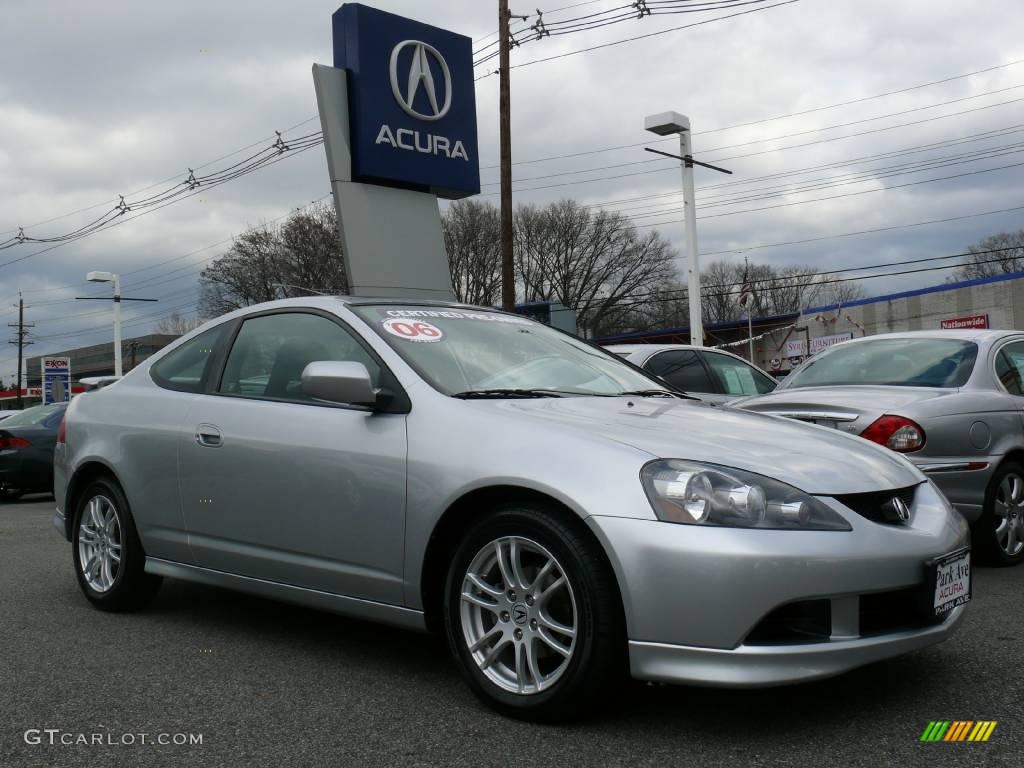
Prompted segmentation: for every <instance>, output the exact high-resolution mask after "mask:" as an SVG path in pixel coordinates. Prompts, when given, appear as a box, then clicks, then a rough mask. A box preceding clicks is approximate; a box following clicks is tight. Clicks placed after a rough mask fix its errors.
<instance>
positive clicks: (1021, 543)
mask: <svg viewBox="0 0 1024 768" xmlns="http://www.w3.org/2000/svg"><path fill="white" fill-rule="evenodd" d="M995 518H996V541H998V542H999V546H1000V548H1001V549H1002V550H1003V552H1004V553H1005V554H1006V555H1008V556H1010V557H1016V556H1017V555H1018V554H1020V551H1021V550H1022V549H1024V478H1021V476H1020V475H1018V474H1016V473H1013V472H1011V473H1009V474H1007V475H1006V476H1005V477H1004V478H1003V479H1002V482H1000V483H999V490H998V491H997V492H996V503H995Z"/></svg>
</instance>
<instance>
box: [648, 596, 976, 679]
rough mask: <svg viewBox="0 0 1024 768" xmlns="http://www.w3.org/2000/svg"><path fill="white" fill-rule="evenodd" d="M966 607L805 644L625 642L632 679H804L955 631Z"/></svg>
mask: <svg viewBox="0 0 1024 768" xmlns="http://www.w3.org/2000/svg"><path fill="white" fill-rule="evenodd" d="M966 610H967V606H961V607H959V608H954V609H953V610H952V611H951V612H950V615H949V616H947V617H946V620H945V621H944V622H943V623H942V624H939V625H937V626H934V627H929V628H927V629H923V630H914V631H906V632H896V633H893V634H889V635H882V636H875V637H867V638H856V639H852V640H833V641H830V642H827V643H808V644H805V645H741V646H740V647H738V648H733V649H731V650H720V649H717V648H694V647H692V646H684V645H665V644H663V643H644V642H636V641H632V640H631V641H630V642H629V668H630V672H631V673H632V675H633V677H635V678H637V679H638V680H655V681H660V682H666V683H677V682H686V683H689V684H691V685H706V686H714V687H721V688H758V687H763V686H771V685H782V684H786V683H798V682H807V681H809V680H818V679H821V678H823V677H832V676H833V675H838V674H842V673H843V672H847V671H849V670H851V669H855V668H856V667H860V666H863V665H864V664H870V663H872V662H875V661H881V660H882V659H888V658H891V657H893V656H899V655H900V654H904V653H908V652H910V651H916V650H918V649H919V648H925V647H927V646H929V645H933V644H935V643H940V642H942V641H943V640H945V639H946V638H948V637H949V636H950V635H951V634H953V632H954V631H955V630H956V628H957V626H958V625H959V624H960V621H961V619H962V618H963V614H964V612H965V611H966Z"/></svg>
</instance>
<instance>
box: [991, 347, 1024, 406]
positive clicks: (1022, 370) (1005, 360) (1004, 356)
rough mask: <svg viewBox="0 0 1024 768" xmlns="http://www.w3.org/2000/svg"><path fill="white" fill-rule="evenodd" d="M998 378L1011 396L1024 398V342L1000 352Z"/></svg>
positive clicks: (997, 366) (997, 360)
mask: <svg viewBox="0 0 1024 768" xmlns="http://www.w3.org/2000/svg"><path fill="white" fill-rule="evenodd" d="M996 376H998V377H999V381H1000V382H1002V385H1003V386H1004V387H1006V391H1007V392H1009V393H1010V394H1011V395H1021V396H1024V341H1018V342H1015V343H1013V344H1007V345H1006V346H1005V347H1003V348H1002V349H1001V350H999V354H998V355H997V356H996Z"/></svg>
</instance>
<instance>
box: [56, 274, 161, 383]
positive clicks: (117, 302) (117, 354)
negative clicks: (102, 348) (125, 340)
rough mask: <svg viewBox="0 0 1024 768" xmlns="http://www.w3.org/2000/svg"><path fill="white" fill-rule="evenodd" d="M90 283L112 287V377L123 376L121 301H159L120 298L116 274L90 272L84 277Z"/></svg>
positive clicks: (81, 299) (118, 280) (90, 298)
mask: <svg viewBox="0 0 1024 768" xmlns="http://www.w3.org/2000/svg"><path fill="white" fill-rule="evenodd" d="M85 279H86V280H88V281H89V282H90V283H113V285H114V375H115V376H123V375H124V370H123V367H122V364H121V302H122V301H159V299H126V298H124V297H123V296H121V276H120V275H119V274H117V273H116V272H98V271H96V272H90V273H88V274H87V275H86V276H85ZM75 299H77V300H80V301H88V300H92V299H103V297H102V296H76V297H75Z"/></svg>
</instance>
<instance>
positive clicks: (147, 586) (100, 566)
mask: <svg viewBox="0 0 1024 768" xmlns="http://www.w3.org/2000/svg"><path fill="white" fill-rule="evenodd" d="M72 534H73V535H72V549H73V552H74V562H75V575H76V576H77V577H78V586H79V587H80V588H81V590H82V592H83V593H84V594H85V596H86V597H87V598H88V599H89V601H90V602H91V603H92V604H93V605H94V606H96V607H97V608H99V609H100V610H104V611H132V610H136V609H138V608H141V607H142V606H144V605H145V604H146V603H148V602H149V601H150V600H151V599H152V598H153V596H154V595H156V593H157V590H159V588H160V583H161V581H162V580H161V578H160V577H159V576H153V575H152V574H148V573H146V572H145V570H144V567H145V563H146V553H145V552H144V551H143V550H142V543H141V542H140V541H139V535H138V533H137V531H136V529H135V521H134V520H133V519H132V514H131V510H130V509H129V508H128V500H127V499H126V498H125V495H124V492H123V491H122V490H121V488H120V486H118V485H117V483H116V482H114V481H113V480H108V479H105V478H104V479H99V480H95V481H93V482H92V483H90V484H89V486H88V487H87V488H86V489H85V491H84V493H82V494H81V495H80V496H79V498H78V504H77V509H76V513H75V522H74V526H73V528H72Z"/></svg>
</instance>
